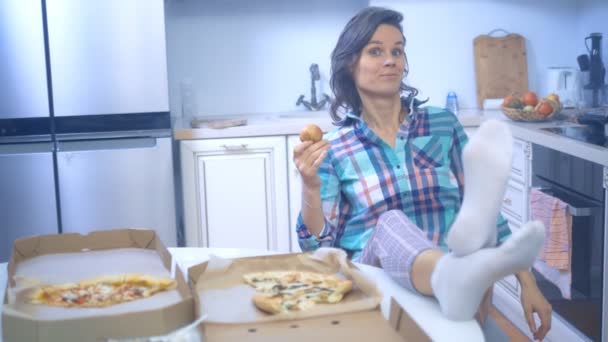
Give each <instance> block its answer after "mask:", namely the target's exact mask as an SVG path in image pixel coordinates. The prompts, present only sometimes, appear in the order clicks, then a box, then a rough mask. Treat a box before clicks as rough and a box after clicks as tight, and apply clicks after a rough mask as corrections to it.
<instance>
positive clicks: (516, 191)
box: [498, 139, 532, 299]
mask: <svg viewBox="0 0 608 342" xmlns="http://www.w3.org/2000/svg"><path fill="white" fill-rule="evenodd" d="M531 151H532V145H531V143H530V142H527V141H524V140H521V139H513V162H512V164H511V176H510V179H509V182H508V183H507V188H506V190H505V195H504V198H503V205H502V210H501V213H502V215H503V217H504V218H505V219H506V220H507V221H508V222H509V228H510V229H511V231H512V232H513V231H516V230H518V229H520V228H521V226H522V225H523V224H524V223H525V222H527V221H528V220H529V204H528V194H529V192H530V184H531V165H532V152H531ZM498 286H502V288H503V289H505V290H506V291H507V292H508V293H509V294H510V295H511V296H513V297H514V298H517V299H519V294H520V288H519V282H518V281H517V278H516V277H515V276H514V275H510V276H507V277H505V278H504V279H502V280H501V281H499V282H498Z"/></svg>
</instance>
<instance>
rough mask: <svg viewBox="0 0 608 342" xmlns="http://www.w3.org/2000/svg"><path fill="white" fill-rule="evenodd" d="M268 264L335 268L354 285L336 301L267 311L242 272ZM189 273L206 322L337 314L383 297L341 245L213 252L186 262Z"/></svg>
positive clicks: (322, 269) (364, 307) (271, 266)
mask: <svg viewBox="0 0 608 342" xmlns="http://www.w3.org/2000/svg"><path fill="white" fill-rule="evenodd" d="M270 270H300V271H316V272H321V273H330V274H335V273H338V274H340V275H343V276H345V277H346V278H349V279H351V280H352V281H353V290H352V291H351V292H350V293H348V294H347V295H346V296H345V297H344V299H343V300H342V301H341V302H340V303H337V304H317V305H315V306H314V307H313V308H311V309H310V310H306V311H299V312H298V311H295V312H289V313H284V314H283V313H282V314H277V315H269V314H266V313H264V312H262V311H260V310H258V309H257V308H256V307H255V305H254V304H253V302H252V300H251V298H252V296H253V295H254V294H255V290H254V289H253V288H252V287H251V286H249V285H247V284H246V283H245V282H244V280H243V275H244V274H246V273H250V272H260V271H270ZM188 274H189V278H190V281H191V282H192V283H193V284H194V288H195V291H196V297H195V298H196V303H197V304H196V306H197V308H196V309H197V314H198V315H199V316H200V315H207V319H206V322H216V323H248V322H269V321H280V320H286V319H301V318H307V317H318V316H324V315H335V314H339V313H345V312H356V311H364V310H371V309H374V308H376V307H378V305H379V304H380V302H381V301H382V294H381V293H380V291H379V290H378V289H377V288H376V286H375V285H374V284H373V283H372V282H371V281H370V280H368V279H367V278H365V276H364V275H363V274H362V273H361V272H360V271H359V270H358V269H357V268H356V267H355V266H354V265H353V264H351V263H350V262H349V261H348V259H347V256H346V253H345V252H344V251H343V250H339V249H334V248H321V249H319V250H317V251H315V253H313V254H310V253H306V254H284V255H273V256H261V257H253V258H241V259H220V258H211V259H210V260H209V261H208V262H207V263H204V264H202V265H198V266H194V267H192V268H190V270H189V272H188Z"/></svg>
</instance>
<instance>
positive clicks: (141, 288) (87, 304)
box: [30, 274, 176, 308]
mask: <svg viewBox="0 0 608 342" xmlns="http://www.w3.org/2000/svg"><path fill="white" fill-rule="evenodd" d="M175 286H176V284H175V281H174V280H173V279H169V278H157V277H152V276H148V275H142V274H123V275H116V276H102V277H97V278H93V279H87V280H83V281H80V282H78V283H70V284H63V285H49V286H44V287H41V288H39V289H37V290H35V291H34V292H33V293H32V294H31V296H30V303H32V304H42V305H50V306H63V307H80V308H91V307H106V306H110V305H114V304H120V303H125V302H130V301H133V300H137V299H141V298H146V297H150V296H152V295H154V294H156V293H158V292H161V291H166V290H169V289H173V288H175Z"/></svg>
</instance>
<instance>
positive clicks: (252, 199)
mask: <svg viewBox="0 0 608 342" xmlns="http://www.w3.org/2000/svg"><path fill="white" fill-rule="evenodd" d="M180 150H181V151H180V154H181V166H182V181H183V196H184V228H185V238H186V245H187V246H192V247H231V248H255V249H264V250H274V251H280V252H289V249H290V247H289V246H290V237H289V236H290V235H289V231H290V230H289V229H288V227H289V216H288V212H289V211H288V194H287V191H288V189H287V187H286V184H287V182H288V181H287V167H286V165H287V160H286V158H287V153H286V141H285V136H273V137H255V138H229V139H201V140H184V141H181V147H180Z"/></svg>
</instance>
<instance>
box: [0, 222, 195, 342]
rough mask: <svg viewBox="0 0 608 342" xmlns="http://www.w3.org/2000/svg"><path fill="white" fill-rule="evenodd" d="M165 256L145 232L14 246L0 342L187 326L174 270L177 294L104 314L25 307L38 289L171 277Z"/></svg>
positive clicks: (185, 302)
mask: <svg viewBox="0 0 608 342" xmlns="http://www.w3.org/2000/svg"><path fill="white" fill-rule="evenodd" d="M170 269H171V255H170V254H169V252H168V251H167V249H166V248H165V247H164V245H163V244H162V242H160V240H159V239H158V238H157V237H156V234H155V233H154V231H150V230H137V229H125V230H113V231H103V232H94V233H91V234H89V235H85V236H83V235H79V234H65V235H47V236H39V237H33V238H28V239H23V240H19V241H17V242H15V246H14V252H13V256H12V257H11V262H10V264H9V269H8V270H9V286H8V287H7V292H6V296H5V301H4V308H3V320H4V322H5V323H6V322H10V323H9V324H10V325H9V324H3V328H4V330H5V331H4V333H3V334H4V336H5V337H6V336H11V337H16V336H18V337H19V339H20V340H32V341H38V340H42V339H44V340H53V339H54V340H78V341H81V340H91V341H93V340H97V339H99V338H107V337H129V336H142V335H153V334H162V333H167V332H170V331H172V330H174V329H176V328H178V327H180V326H183V325H185V324H188V323H189V322H191V321H192V319H193V318H194V317H193V308H192V303H193V299H192V296H191V293H190V291H189V288H188V286H187V284H186V283H185V282H184V280H183V275H182V274H181V271H180V270H179V269H177V270H176V281H177V288H176V289H173V290H169V291H166V292H161V293H158V294H156V295H154V296H152V297H149V298H144V299H140V300H136V301H132V302H127V303H122V304H118V305H114V306H109V307H105V308H63V307H52V306H44V305H33V304H29V303H27V296H28V294H29V293H30V292H31V291H32V289H35V288H36V287H37V286H40V285H41V284H63V283H69V282H77V281H79V280H82V279H87V278H93V277H97V276H100V275H114V274H124V273H143V274H149V275H152V276H159V277H171V270H170Z"/></svg>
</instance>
